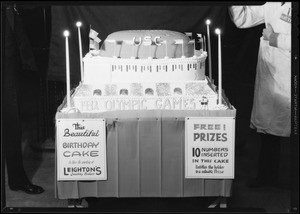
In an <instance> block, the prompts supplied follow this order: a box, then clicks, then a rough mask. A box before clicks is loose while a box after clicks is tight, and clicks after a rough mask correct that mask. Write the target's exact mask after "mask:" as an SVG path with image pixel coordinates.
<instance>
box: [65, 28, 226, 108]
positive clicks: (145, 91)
mask: <svg viewBox="0 0 300 214" xmlns="http://www.w3.org/2000/svg"><path fill="white" fill-rule="evenodd" d="M97 35H98V33H97V32H96V31H94V30H93V29H90V35H89V36H90V51H89V52H88V53H87V54H86V55H85V57H84V58H83V60H82V61H83V66H82V68H83V71H82V72H81V74H82V76H81V82H80V84H79V86H78V87H77V88H76V89H75V91H74V93H72V95H69V96H68V95H67V96H68V97H67V99H70V100H69V102H67V103H66V105H65V106H64V108H63V109H62V111H63V112H69V111H71V112H74V111H75V112H82V113H84V112H86V113H93V112H94V113H96V112H106V111H115V110H155V109H161V110H220V109H227V108H229V107H230V104H229V103H228V102H226V99H224V97H222V90H219V93H220V94H219V95H218V92H217V90H216V86H214V85H213V83H212V81H211V76H210V77H207V76H205V60H206V58H207V52H206V50H205V49H203V48H205V47H204V44H205V43H203V38H202V36H201V34H198V38H199V41H200V43H201V45H200V46H201V49H200V50H196V48H195V43H196V42H197V41H196V40H195V39H191V38H190V37H189V36H187V35H189V34H187V35H186V34H183V33H179V32H174V31H170V30H127V31H119V32H115V33H112V34H110V35H108V37H107V38H106V39H105V41H104V42H103V44H102V46H101V48H100V49H99V42H100V41H101V40H100V39H99V38H98V37H97ZM190 35H191V34H190ZM66 39H67V37H66ZM205 46H206V45H205ZM67 57H68V56H67ZM67 63H68V62H67ZM219 79H220V81H221V78H220V77H219ZM219 86H221V82H220V85H219ZM220 89H221V88H220ZM68 91H70V90H68ZM203 100H206V101H205V102H203Z"/></svg>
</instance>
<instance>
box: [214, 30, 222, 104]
mask: <svg viewBox="0 0 300 214" xmlns="http://www.w3.org/2000/svg"><path fill="white" fill-rule="evenodd" d="M215 32H216V34H217V35H218V88H219V90H218V91H219V105H221V104H222V58H221V31H220V29H219V28H217V29H216V31H215Z"/></svg>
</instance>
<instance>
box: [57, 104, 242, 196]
mask: <svg viewBox="0 0 300 214" xmlns="http://www.w3.org/2000/svg"><path fill="white" fill-rule="evenodd" d="M60 109H61V107H59V108H58V112H57V113H56V120H59V119H65V118H78V119H81V118H105V119H106V135H107V136H106V140H107V180H101V181H57V176H56V170H55V197H56V198H59V199H79V198H85V197H99V198H100V197H199V196H200V197H210V196H221V197H230V196H231V189H232V183H233V179H186V178H185V173H184V172H185V171H184V165H185V164H184V161H185V158H184V155H185V152H184V148H185V147H184V144H185V129H184V127H185V117H232V118H235V116H236V109H234V108H233V107H231V109H228V110H213V111H210V110H207V111H199V110H196V111H194V110H191V111H181V110H173V111H167V110H145V111H113V112H104V113H68V114H67V113H61V112H60ZM56 143H58V142H57V140H56ZM56 157H57V154H56ZM56 159H57V158H56ZM56 167H57V163H55V168H56Z"/></svg>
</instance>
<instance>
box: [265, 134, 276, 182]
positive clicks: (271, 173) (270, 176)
mask: <svg viewBox="0 0 300 214" xmlns="http://www.w3.org/2000/svg"><path fill="white" fill-rule="evenodd" d="M261 138H262V142H264V145H265V147H266V151H265V152H264V153H265V154H266V159H265V161H264V164H265V165H266V167H265V172H266V173H265V180H266V181H267V182H268V183H270V184H271V183H273V184H274V183H277V182H278V169H279V162H280V139H281V137H278V136H274V135H269V134H261Z"/></svg>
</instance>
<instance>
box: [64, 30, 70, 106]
mask: <svg viewBox="0 0 300 214" xmlns="http://www.w3.org/2000/svg"><path fill="white" fill-rule="evenodd" d="M69 35H70V33H69V31H67V30H65V31H64V36H65V37H66V81H67V108H70V107H71V102H70V59H69V41H68V37H69Z"/></svg>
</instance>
